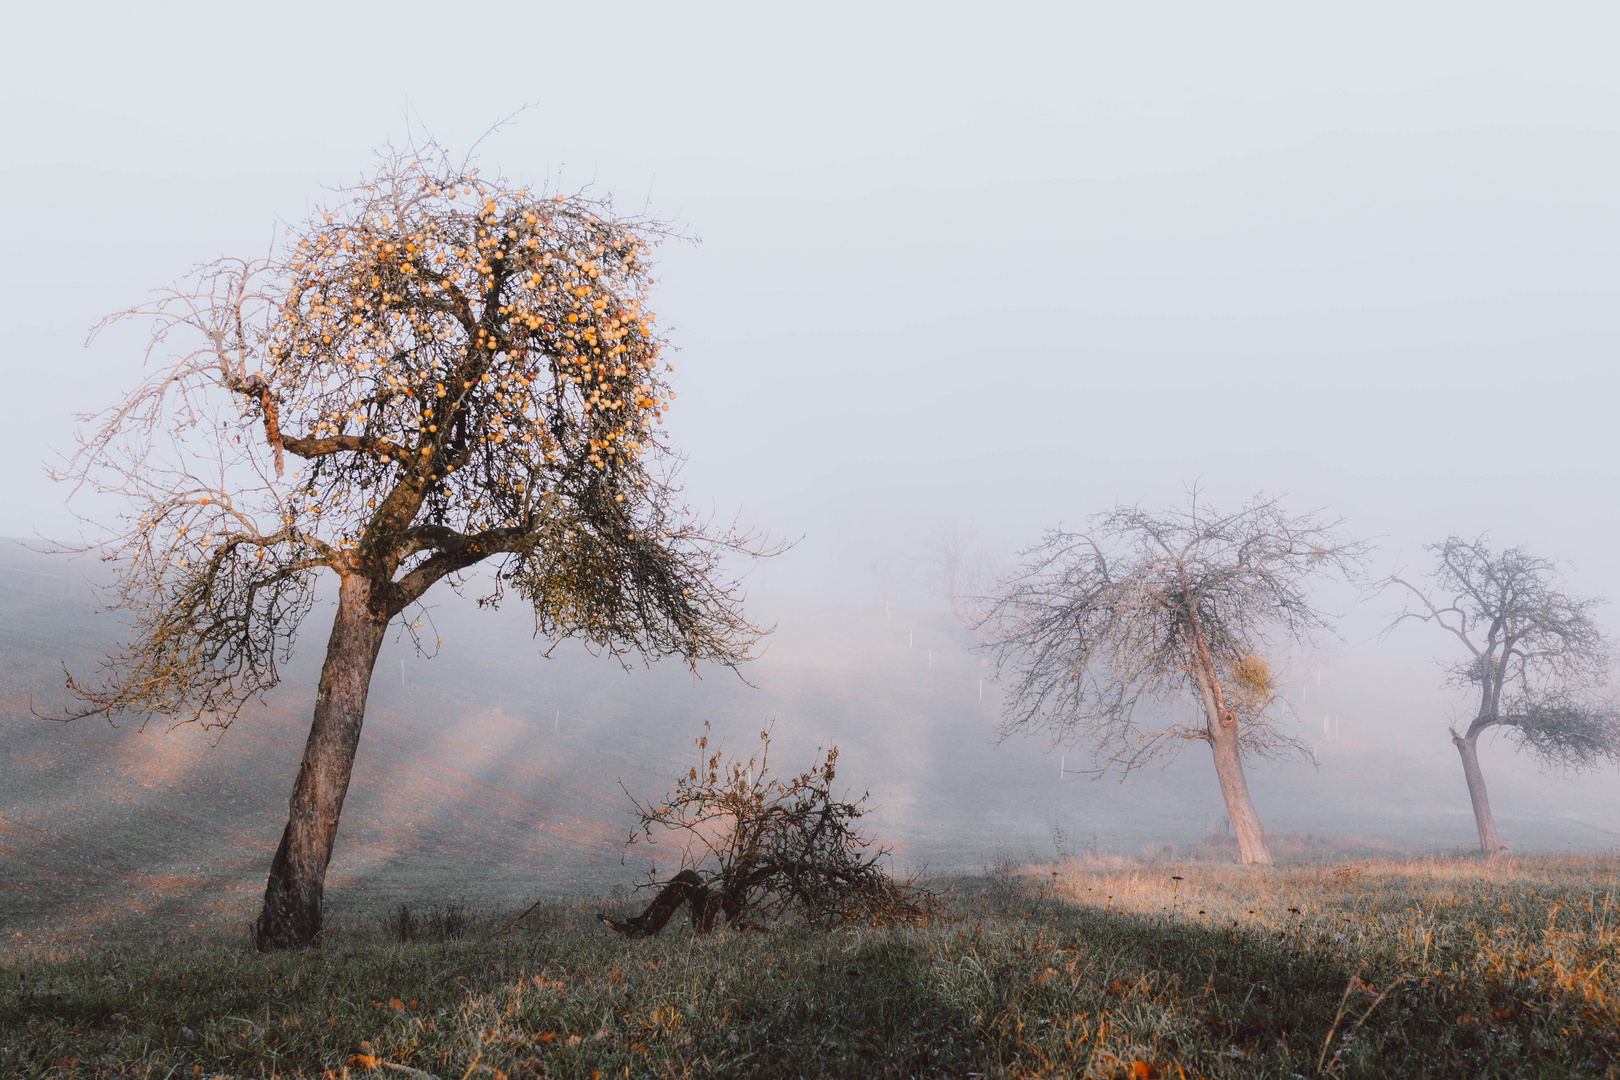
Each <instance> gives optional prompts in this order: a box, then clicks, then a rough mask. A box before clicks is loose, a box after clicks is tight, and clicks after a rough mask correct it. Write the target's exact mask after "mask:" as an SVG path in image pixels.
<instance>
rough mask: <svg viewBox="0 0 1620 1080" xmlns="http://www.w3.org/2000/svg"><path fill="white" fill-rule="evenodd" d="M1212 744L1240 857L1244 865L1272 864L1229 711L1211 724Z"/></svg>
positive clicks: (1210, 738)
mask: <svg viewBox="0 0 1620 1080" xmlns="http://www.w3.org/2000/svg"><path fill="white" fill-rule="evenodd" d="M1209 747H1210V750H1211V751H1213V753H1214V755H1215V775H1216V777H1217V778H1219V780H1220V782H1221V797H1222V798H1223V799H1225V800H1226V816H1227V817H1228V818H1229V819H1230V820H1231V822H1232V835H1233V836H1236V837H1237V842H1238V859H1239V860H1240V861H1242V862H1243V864H1244V865H1246V866H1248V865H1253V864H1255V863H1262V864H1266V865H1269V864H1270V863H1271V861H1272V860H1271V845H1270V844H1268V843H1266V830H1265V829H1264V827H1262V826H1261V824H1260V815H1259V814H1258V813H1256V812H1255V809H1254V800H1253V799H1251V798H1249V781H1248V778H1247V777H1246V776H1244V775H1243V756H1242V754H1240V753H1239V752H1238V726H1237V718H1236V717H1234V716H1233V715H1232V714H1231V713H1230V712H1228V713H1227V714H1226V715H1225V716H1224V717H1223V718H1222V719H1221V722H1220V723H1212V724H1210V725H1209Z"/></svg>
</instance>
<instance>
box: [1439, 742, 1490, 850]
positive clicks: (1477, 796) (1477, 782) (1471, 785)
mask: <svg viewBox="0 0 1620 1080" xmlns="http://www.w3.org/2000/svg"><path fill="white" fill-rule="evenodd" d="M1451 741H1452V743H1453V744H1455V745H1456V747H1457V753H1458V754H1460V755H1462V765H1463V776H1465V777H1466V778H1467V779H1468V798H1469V799H1470V800H1471V801H1472V802H1473V804H1474V824H1475V825H1477V826H1478V827H1479V849H1480V850H1481V851H1483V852H1484V853H1485V854H1487V855H1495V854H1496V853H1497V852H1498V851H1501V850H1502V841H1501V840H1499V839H1497V836H1496V819H1495V818H1494V817H1492V816H1491V798H1490V796H1489V795H1487V794H1486V793H1485V774H1484V773H1482V772H1480V771H1479V746H1478V743H1479V732H1478V731H1470V732H1469V733H1468V734H1467V735H1458V734H1457V733H1456V732H1452V733H1451Z"/></svg>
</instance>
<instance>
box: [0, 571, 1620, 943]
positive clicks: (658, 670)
mask: <svg viewBox="0 0 1620 1080" xmlns="http://www.w3.org/2000/svg"><path fill="white" fill-rule="evenodd" d="M85 572H86V568H85V566H84V564H83V563H82V562H81V563H68V562H66V561H65V560H62V559H60V558H54V557H49V556H43V555H38V554H35V553H33V552H30V551H29V550H27V549H26V548H24V547H23V546H21V545H19V544H17V543H15V542H4V543H3V545H0V702H3V706H4V718H3V727H0V867H3V873H0V920H3V926H4V932H5V933H7V934H11V935H22V936H23V938H24V939H26V940H31V941H36V942H39V943H44V942H47V941H51V940H63V939H65V938H67V937H73V936H82V935H83V934H84V933H85V932H86V931H87V930H89V931H94V929H95V928H96V927H97V926H102V925H106V926H108V927H109V928H110V927H111V926H112V925H113V924H116V925H117V926H119V927H121V928H122V927H127V926H130V925H134V924H138V923H139V922H140V921H141V919H142V918H143V916H144V915H145V914H147V913H161V914H164V915H165V916H166V917H168V918H173V917H174V916H175V915H176V913H178V912H186V913H188V917H190V918H192V919H193V920H195V921H198V922H199V923H200V922H203V921H207V922H210V923H221V924H228V925H237V926H239V925H241V924H242V923H243V922H244V921H245V920H246V919H247V918H249V917H250V916H251V914H252V913H253V910H254V907H255V902H256V899H257V893H258V890H259V889H261V888H262V886H263V874H264V870H265V868H266V866H267V865H268V861H269V857H270V854H271V851H272V850H273V847H274V844H275V842H276V840H277V839H278V837H279V833H280V829H281V825H282V824H283V822H284V820H285V817H284V814H285V805H286V804H285V800H286V796H287V791H288V788H289V786H290V784H291V780H292V776H293V774H294V772H295V771H296V768H297V763H298V758H299V754H300V752H301V750H302V745H303V738H304V733H305V729H306V725H307V717H308V712H309V709H310V705H311V700H312V696H313V686H314V682H315V676H316V672H317V670H318V664H319V659H320V655H321V652H322V646H323V645H324V639H325V630H326V625H325V623H326V617H325V616H324V615H323V611H322V610H321V609H317V611H316V612H315V613H314V614H313V615H312V616H311V617H310V620H309V623H308V625H307V629H306V631H305V633H304V636H303V638H302V640H301V642H300V651H299V654H298V657H297V660H296V661H295V663H294V664H293V665H292V666H290V667H289V669H288V671H287V678H286V681H285V682H284V683H283V685H282V686H281V687H280V688H278V690H277V691H276V692H275V693H274V694H273V695H271V697H270V698H269V699H268V700H267V701H266V702H264V703H263V704H262V705H255V706H254V707H252V708H251V709H249V710H247V711H246V712H245V713H244V714H243V716H242V717H241V719H240V720H239V721H238V722H237V723H236V724H235V725H233V726H232V727H231V728H230V729H229V730H228V731H226V732H223V733H219V732H206V731H202V730H200V729H198V728H196V727H195V726H190V727H182V728H178V729H175V730H173V731H168V732H164V731H163V730H161V729H160V727H159V725H155V724H154V725H151V726H149V727H148V728H147V730H145V731H138V730H133V729H131V728H128V727H120V728H114V727H111V726H109V725H108V724H106V723H105V722H101V721H80V722H76V723H73V724H67V725H63V724H60V723H57V722H54V721H51V720H46V719H40V718H38V717H36V716H35V715H33V713H32V711H31V710H32V709H38V710H39V711H40V712H44V713H48V712H49V711H50V709H51V708H52V707H56V706H59V705H60V698H59V695H60V688H61V681H62V680H61V670H62V668H61V665H62V664H63V663H64V662H66V663H67V664H68V665H70V666H71V667H72V668H73V669H74V670H75V671H82V670H88V668H89V667H90V666H91V665H92V664H93V662H94V658H95V657H96V656H97V655H99V653H100V651H102V650H104V649H105V648H106V647H107V646H108V644H109V642H110V640H111V637H112V631H113V628H112V626H111V625H110V622H109V620H107V619H106V618H104V617H98V616H97V615H96V614H95V612H94V606H93V603H92V597H91V592H90V589H89V587H88V585H87V584H86V581H85V577H84V575H85ZM438 601H439V603H438V605H437V606H436V607H435V608H433V609H432V611H431V625H429V626H425V627H424V628H423V633H424V634H425V635H426V638H425V640H427V641H430V642H431V641H432V640H433V639H434V638H435V637H439V638H442V639H443V641H442V644H441V645H440V646H439V651H438V654H437V655H436V656H434V657H432V658H428V657H424V656H421V655H418V654H417V653H416V652H414V650H413V649H412V648H411V647H410V644H409V642H408V641H398V640H396V641H391V642H390V643H389V644H388V645H387V646H385V648H384V651H383V654H382V657H381V659H380V661H379V664H378V668H377V676H376V679H375V682H374V688H373V693H372V698H371V706H370V710H369V714H368V719H367V725H366V730H365V734H364V738H363V741H362V744H361V752H360V757H359V762H358V765H357V768H356V773H355V778H354V784H353V787H352V788H351V791H350V795H349V801H348V804H347V806H346V808H345V811H344V819H343V827H342V831H341V832H340V834H339V838H338V845H337V851H336V855H335V859H334V863H333V867H332V873H331V877H330V879H329V887H330V892H329V896H330V897H331V900H332V903H333V904H334V905H335V906H336V907H338V908H340V909H341V908H343V907H346V906H354V907H359V908H364V909H368V910H378V909H381V908H382V907H383V906H385V905H387V904H389V903H393V902H396V901H397V900H399V899H402V898H405V899H414V898H418V897H423V896H429V895H439V896H443V895H453V894H465V895H467V896H469V897H470V898H472V899H474V900H475V901H476V900H479V899H480V898H490V899H494V898H501V899H504V900H505V901H507V902H512V901H514V900H515V899H517V898H523V897H533V896H536V895H558V896H566V895H581V894H588V893H604V892H609V891H614V890H616V889H619V888H624V887H628V886H629V885H631V884H633V882H634V881H635V880H636V878H637V876H638V874H640V873H641V871H642V870H643V869H644V867H645V865H646V864H645V862H644V861H642V856H641V855H640V854H639V852H640V850H641V849H638V854H637V856H636V857H635V858H634V859H632V860H630V861H629V863H628V864H627V865H624V866H621V862H620V860H621V855H622V850H623V847H622V840H623V838H624V835H625V833H626V832H627V830H628V828H629V824H630V819H629V817H628V815H627V813H626V810H627V803H626V799H625V796H624V793H623V792H622V791H621V790H620V788H619V784H620V783H621V782H622V783H623V784H624V785H625V787H627V788H628V789H629V790H631V791H634V792H637V793H641V794H655V793H657V792H661V791H663V790H664V789H665V788H666V787H667V786H668V783H669V781H670V780H671V779H672V778H673V776H674V775H675V772H676V771H677V770H678V769H684V767H685V766H686V765H688V764H690V763H692V762H693V761H694V759H695V751H694V750H693V747H692V740H693V738H694V737H695V736H696V735H697V734H699V733H700V732H701V728H702V725H703V722H704V720H706V719H707V720H709V721H711V722H712V723H713V725H714V728H715V731H716V732H717V733H718V734H719V735H720V736H721V737H723V738H724V739H725V741H726V743H727V745H728V746H730V747H733V748H739V749H744V750H745V751H751V749H752V747H753V746H754V745H757V735H756V733H757V732H758V731H759V728H760V725H761V724H762V723H763V722H765V721H766V720H767V718H771V717H774V718H775V720H776V728H775V730H776V738H775V740H774V742H773V752H774V760H775V761H776V763H777V766H778V768H780V769H784V770H786V769H789V768H796V767H798V766H800V765H801V763H804V762H806V761H807V759H808V757H809V755H810V753H811V752H812V751H813V750H814V747H815V746H816V744H817V743H818V742H832V743H836V744H837V745H838V746H839V748H840V750H841V758H840V762H841V776H842V777H843V778H844V779H845V780H846V781H847V782H848V784H849V785H850V786H851V787H852V788H854V789H855V790H856V791H860V790H863V789H865V790H870V792H871V793H872V797H873V801H874V803H875V804H876V806H877V810H876V812H875V813H874V814H873V816H872V818H871V822H872V829H873V831H874V832H875V833H876V834H877V835H879V836H881V837H882V838H884V839H885V840H886V841H888V842H890V843H891V844H892V846H893V847H894V849H895V852H896V858H897V861H898V862H899V863H900V865H901V866H903V867H923V866H927V867H928V868H929V869H931V870H936V871H943V870H957V869H977V868H979V867H981V866H985V865H989V864H991V863H993V862H994V861H996V860H997V859H1000V858H1014V859H1023V858H1028V857H1030V856H1035V857H1051V856H1053V855H1055V854H1058V853H1059V852H1073V853H1080V852H1083V851H1086V850H1096V851H1101V852H1118V853H1124V854H1141V853H1143V852H1144V851H1149V852H1151V851H1155V850H1157V849H1159V848H1160V846H1161V845H1166V844H1169V845H1176V846H1178V847H1179V848H1181V849H1182V850H1183V851H1184V852H1185V851H1187V850H1190V849H1191V848H1192V847H1193V846H1194V845H1196V844H1198V842H1199V841H1200V839H1201V838H1203V837H1205V836H1206V834H1208V833H1210V832H1211V830H1218V829H1219V827H1220V826H1221V824H1222V823H1223V821H1224V814H1223V812H1222V809H1221V804H1220V799H1219V795H1218V792H1217V790H1216V787H1215V783H1214V778H1213V774H1212V772H1211V770H1210V769H1209V767H1208V762H1207V759H1206V758H1205V757H1204V756H1203V755H1202V754H1201V753H1200V748H1199V747H1191V748H1189V750H1188V752H1187V753H1186V754H1185V755H1183V757H1182V759H1181V760H1179V761H1177V762H1175V763H1173V764H1171V765H1170V766H1168V767H1167V768H1164V769H1162V770H1161V769H1158V768H1154V769H1149V770H1146V771H1144V772H1142V773H1140V774H1137V775H1133V776H1132V777H1130V778H1128V779H1127V780H1126V781H1125V782H1124V783H1123V784H1122V783H1119V782H1117V780H1115V779H1103V780H1099V781H1088V780H1086V779H1084V778H1082V777H1079V776H1075V775H1069V776H1066V777H1064V776H1060V763H1066V764H1067V766H1068V768H1069V769H1070V770H1074V769H1076V768H1078V767H1080V766H1081V765H1082V764H1083V761H1082V759H1081V756H1080V755H1079V754H1078V753H1077V752H1075V751H1074V750H1073V749H1072V748H1071V749H1068V750H1064V749H1052V748H1050V747H1049V746H1048V745H1047V743H1046V742H1045V741H1043V740H1041V739H1038V738H1016V739H1009V740H1007V741H1005V742H1002V743H1000V744H999V745H998V744H997V742H996V738H995V723H996V717H997V704H998V703H997V696H996V689H995V686H994V685H993V684H991V683H989V682H986V683H985V684H984V688H983V698H982V700H981V697H980V684H979V681H980V679H981V678H982V677H984V676H985V675H986V674H988V672H987V669H986V668H985V666H984V662H983V660H982V658H981V657H980V656H979V655H977V654H975V653H972V652H970V651H969V645H970V641H969V639H968V638H967V636H966V635H965V633H964V632H963V631H961V630H960V628H958V627H957V626H956V625H955V624H954V623H953V622H952V621H951V620H950V618H949V616H948V615H947V614H946V613H944V612H941V611H933V610H926V609H899V608H896V609H894V610H893V612H892V615H891V617H890V618H889V619H885V616H884V611H883V608H882V607H881V606H879V605H876V604H870V605H860V604H847V603H836V602H831V601H819V600H808V599H796V598H786V597H777V596H767V597H760V598H757V599H756V600H753V601H751V602H750V610H751V611H752V612H753V614H754V616H755V617H756V618H757V619H760V620H762V621H764V622H765V623H767V624H770V623H774V624H775V625H776V627H777V629H776V632H775V634H774V635H773V636H772V637H771V639H770V644H769V647H768V649H767V650H766V652H765V654H764V656H763V657H762V658H761V659H760V660H759V661H758V662H757V663H756V664H754V665H753V666H752V667H751V668H750V669H749V670H748V671H747V672H746V675H747V678H748V680H749V682H750V683H752V685H749V684H748V683H744V682H743V681H741V680H740V679H738V678H737V677H736V676H733V675H731V674H728V673H726V672H723V671H718V670H704V671H701V672H700V673H699V674H700V676H701V678H698V679H694V678H693V677H692V674H691V673H690V672H689V671H687V670H685V669H684V668H682V667H681V666H680V665H679V664H671V663H663V664H656V665H653V666H652V667H650V668H644V667H640V666H635V667H632V668H630V669H628V670H626V669H624V668H622V667H621V666H620V665H619V664H618V663H617V662H616V661H614V660H613V659H611V658H602V657H592V656H590V655H589V654H588V653H586V652H585V651H583V650H582V649H580V648H578V647H576V646H572V645H565V646H562V647H559V648H558V649H556V650H555V652H554V655H553V656H552V658H550V659H545V658H542V657H541V656H540V655H539V650H538V648H537V646H536V644H535V643H534V642H533V641H532V640H531V638H530V629H529V628H530V623H529V620H527V619H526V618H525V616H524V614H523V613H522V612H521V611H519V610H516V609H510V610H503V611H500V612H496V613H489V612H478V611H477V610H476V609H475V608H474V606H473V604H472V603H471V601H467V600H462V599H459V598H457V597H455V596H454V595H453V594H450V593H446V594H445V595H444V596H442V597H439V598H438ZM1288 670H1289V675H1290V676H1291V677H1293V678H1295V680H1296V681H1295V682H1293V683H1291V684H1290V690H1289V695H1290V700H1291V703H1292V704H1293V705H1294V706H1295V708H1296V711H1297V712H1298V713H1299V714H1300V716H1301V718H1302V720H1301V722H1302V723H1303V724H1304V725H1306V727H1305V730H1307V731H1308V732H1309V733H1310V734H1311V736H1312V738H1313V739H1314V740H1315V741H1316V742H1317V743H1318V750H1319V767H1318V768H1313V767H1312V766H1311V765H1310V764H1308V763H1304V762H1298V761H1295V762H1289V763H1285V764H1261V765H1258V766H1256V767H1255V768H1254V769H1253V771H1252V772H1251V776H1250V782H1251V785H1252V787H1253V789H1254V793H1255V799H1256V803H1257V805H1258V807H1259V809H1260V812H1261V814H1262V816H1263V818H1264V820H1265V822H1266V825H1267V827H1268V829H1269V830H1270V831H1271V832H1272V833H1273V834H1276V835H1279V836H1281V834H1287V833H1291V832H1292V833H1298V834H1301V836H1302V837H1303V836H1305V835H1306V834H1310V835H1313V836H1314V837H1315V838H1317V844H1316V846H1315V847H1312V846H1311V844H1309V843H1306V842H1305V841H1304V840H1301V839H1295V840H1285V841H1283V842H1281V845H1280V846H1283V847H1284V848H1285V849H1286V850H1290V851H1294V852H1296V853H1299V852H1305V853H1309V852H1310V851H1314V850H1318V849H1320V850H1325V848H1324V847H1323V846H1322V842H1328V843H1332V844H1336V845H1339V846H1340V847H1341V848H1342V847H1345V846H1349V847H1359V848H1365V849H1371V848H1381V849H1386V850H1393V849H1405V850H1422V851H1433V850H1465V849H1467V848H1468V847H1469V846H1470V845H1471V844H1472V842H1473V839H1474V837H1473V825H1472V819H1471V817H1470V816H1469V813H1468V805H1467V799H1466V795H1465V793H1464V789H1463V782H1462V776H1461V770H1460V769H1459V768H1458V766H1457V761H1456V755H1455V753H1454V752H1453V751H1452V749H1451V747H1450V746H1449V744H1448V743H1447V741H1446V738H1445V734H1444V724H1443V721H1444V719H1445V718H1446V716H1447V715H1448V713H1447V709H1448V708H1458V707H1461V705H1460V703H1459V702H1457V701H1456V700H1455V699H1453V698H1451V697H1449V696H1448V695H1447V694H1445V693H1444V692H1442V691H1440V690H1438V689H1437V684H1438V675H1437V673H1436V671H1435V669H1434V668H1433V667H1432V666H1431V665H1429V664H1427V663H1425V662H1422V661H1421V660H1418V659H1410V658H1408V659H1404V660H1403V659H1401V658H1398V657H1394V658H1392V657H1390V656H1386V655H1379V654H1375V653H1371V652H1368V651H1365V650H1362V651H1354V650H1349V649H1345V650H1341V651H1340V652H1338V653H1335V654H1331V655H1319V656H1311V657H1306V658H1301V659H1299V660H1296V661H1295V662H1294V663H1293V664H1292V665H1291V667H1290V668H1289V669H1288ZM1324 717H1328V718H1331V721H1330V722H1329V723H1328V725H1327V726H1328V728H1329V732H1330V735H1329V738H1328V739H1327V740H1325V741H1324V738H1323V735H1322V731H1323V722H1324ZM1485 754H1486V759H1487V760H1486V768H1487V769H1488V770H1489V772H1488V778H1489V780H1490V782H1491V794H1492V798H1493V801H1494V803H1495V805H1496V807H1497V813H1498V822H1499V825H1500V827H1501V829H1502V833H1503V836H1504V838H1505V839H1506V841H1507V842H1508V843H1509V844H1511V845H1513V846H1514V847H1515V848H1517V849H1519V850H1521V851H1523V850H1577V851H1579V850H1606V849H1609V848H1612V847H1613V846H1614V845H1615V844H1616V843H1620V785H1616V784H1615V783H1614V780H1615V777H1614V774H1613V772H1612V771H1611V772H1609V773H1606V774H1600V775H1597V776H1587V777H1581V778H1575V779H1566V778H1563V777H1558V776H1550V775H1543V774H1541V773H1538V772H1537V771H1536V770H1535V769H1534V768H1533V767H1532V766H1531V765H1530V764H1529V763H1528V762H1526V761H1524V760H1521V759H1516V758H1514V757H1513V756H1512V755H1510V754H1509V753H1508V751H1507V748H1506V745H1505V744H1496V745H1494V746H1492V747H1490V748H1488V749H1487V750H1486V752H1485ZM1210 854H1212V855H1216V856H1218V855H1219V854H1220V853H1219V851H1215V850H1212V851H1211V852H1210Z"/></svg>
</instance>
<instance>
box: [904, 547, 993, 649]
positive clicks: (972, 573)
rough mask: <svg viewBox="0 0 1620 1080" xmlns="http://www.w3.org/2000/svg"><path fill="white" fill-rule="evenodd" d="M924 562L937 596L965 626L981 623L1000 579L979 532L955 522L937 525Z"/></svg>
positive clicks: (929, 585) (924, 553) (929, 583)
mask: <svg viewBox="0 0 1620 1080" xmlns="http://www.w3.org/2000/svg"><path fill="white" fill-rule="evenodd" d="M922 563H923V566H924V567H925V568H926V570H927V574H928V587H929V589H931V590H932V591H933V593H934V595H935V596H938V597H940V598H941V599H942V600H944V601H945V602H946V603H947V604H949V605H950V608H951V614H952V615H955V616H956V617H957V619H959V620H961V622H963V623H964V624H965V625H967V626H977V625H978V624H979V623H980V622H981V621H982V620H983V618H984V614H985V603H986V597H987V595H988V594H989V593H990V592H991V591H992V589H993V586H994V584H995V579H996V568H995V563H994V562H993V560H992V559H991V557H990V555H989V554H988V553H987V552H986V551H985V550H984V548H983V547H981V546H980V545H979V542H978V534H977V533H976V532H975V531H974V530H973V529H972V528H969V527H968V526H965V525H960V524H957V523H955V522H952V523H950V524H945V525H936V526H935V527H934V529H933V531H932V533H931V534H930V536H929V538H928V540H927V542H926V543H925V544H924V545H923V556H922Z"/></svg>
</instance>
